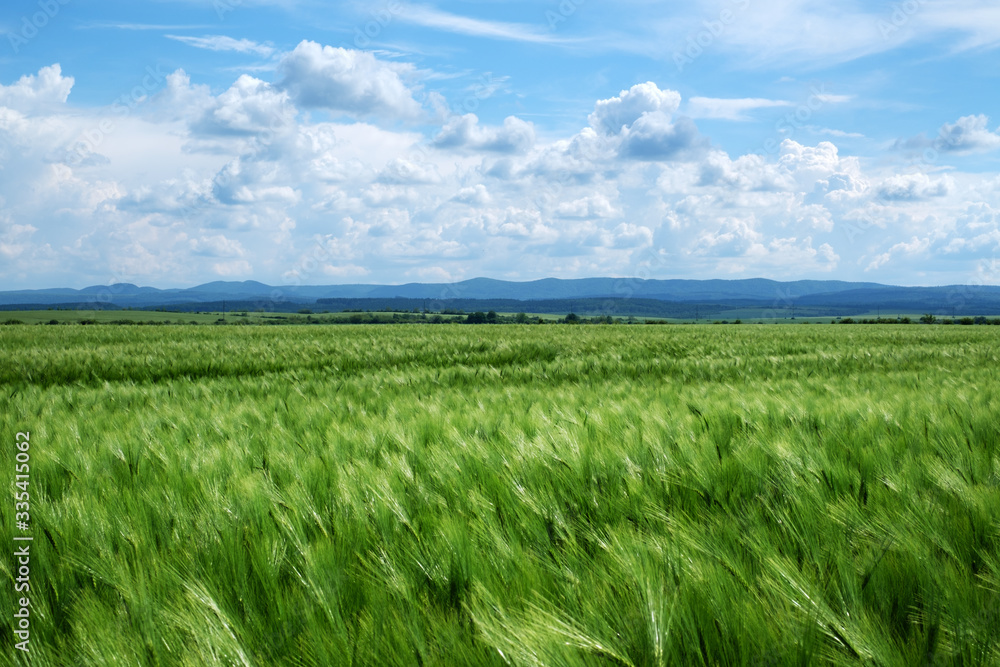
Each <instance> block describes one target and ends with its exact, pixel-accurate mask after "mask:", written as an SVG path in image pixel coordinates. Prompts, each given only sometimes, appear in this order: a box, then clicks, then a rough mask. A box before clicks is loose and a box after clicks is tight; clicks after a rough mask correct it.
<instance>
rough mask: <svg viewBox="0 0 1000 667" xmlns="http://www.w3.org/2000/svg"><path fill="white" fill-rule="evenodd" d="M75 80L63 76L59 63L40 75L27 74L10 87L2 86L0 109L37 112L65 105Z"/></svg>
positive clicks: (40, 72)
mask: <svg viewBox="0 0 1000 667" xmlns="http://www.w3.org/2000/svg"><path fill="white" fill-rule="evenodd" d="M73 83H74V79H73V77H71V76H63V75H62V68H61V67H60V66H59V63H56V64H54V65H49V66H48V67H43V68H41V69H40V70H38V74H26V75H24V76H22V77H21V78H20V79H18V80H17V81H15V82H14V83H12V84H11V85H9V86H4V85H2V84H0V107H7V108H9V109H15V110H17V111H22V112H28V113H30V112H37V111H44V110H46V109H50V108H52V107H53V106H55V105H59V104H64V103H65V102H66V99H67V98H68V97H69V93H70V91H71V90H72V89H73Z"/></svg>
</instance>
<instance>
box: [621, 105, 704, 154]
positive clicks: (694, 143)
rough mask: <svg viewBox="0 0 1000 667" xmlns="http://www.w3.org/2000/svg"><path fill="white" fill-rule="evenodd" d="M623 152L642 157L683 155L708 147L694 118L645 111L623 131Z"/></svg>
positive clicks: (695, 152)
mask: <svg viewBox="0 0 1000 667" xmlns="http://www.w3.org/2000/svg"><path fill="white" fill-rule="evenodd" d="M622 138H623V143H622V154H623V155H626V156H628V157H633V158H637V159H640V160H667V159H683V158H687V157H691V156H693V155H697V154H699V153H701V152H702V151H703V150H704V149H705V148H707V147H708V140H707V139H706V138H705V137H703V136H702V135H701V134H700V133H699V132H698V128H697V126H696V125H695V124H694V122H693V121H692V120H691V119H690V118H683V117H682V118H678V119H677V120H675V121H671V120H670V118H669V117H667V115H666V114H664V113H662V112H659V111H653V112H647V113H644V114H643V115H642V116H640V117H639V118H638V119H637V120H636V121H635V122H634V123H632V126H631V127H629V128H627V129H625V130H623V131H622Z"/></svg>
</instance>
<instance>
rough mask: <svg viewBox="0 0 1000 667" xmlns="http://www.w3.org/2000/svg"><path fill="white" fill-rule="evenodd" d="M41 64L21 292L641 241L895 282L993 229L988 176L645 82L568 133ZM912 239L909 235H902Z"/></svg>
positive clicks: (988, 242) (20, 135)
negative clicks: (84, 142) (764, 150)
mask: <svg viewBox="0 0 1000 667" xmlns="http://www.w3.org/2000/svg"><path fill="white" fill-rule="evenodd" d="M317 49H318V51H317V52H318V53H319V57H320V60H323V59H325V58H326V56H324V55H323V50H322V49H319V47H317ZM313 55H315V54H313ZM338 57H339V56H338ZM373 62H375V63H376V65H378V66H381V65H385V63H380V61H373ZM403 65H404V69H405V63H404V64H403ZM49 72H50V73H51V74H49V75H47V77H48V79H47V80H49V81H50V82H54V83H53V84H52V85H49V84H45V80H46V76H36V77H33V79H27V78H25V79H22V81H25V83H24V84H23V85H21V86H20V87H18V84H15V85H11V86H7V87H5V88H4V89H3V92H4V94H5V95H8V96H9V95H11V94H12V93H10V91H11V90H12V89H15V88H16V89H17V90H18V91H20V92H19V93H18V97H17V99H19V100H24V99H28V100H34V101H31V102H30V104H26V105H25V106H24V107H23V109H24V110H23V111H19V110H14V109H11V108H7V107H4V108H2V109H0V167H2V178H0V258H2V259H3V260H4V261H2V262H0V281H2V282H4V283H5V284H9V285H28V284H29V283H30V281H31V280H32V278H31V277H30V276H31V274H32V272H34V274H35V275H46V276H49V278H48V279H49V280H50V281H51V282H56V283H64V284H70V283H76V286H79V281H81V280H91V281H92V282H101V281H104V280H105V278H104V277H103V274H105V273H109V272H111V271H114V272H116V274H122V275H121V276H120V277H121V279H123V280H127V281H128V282H145V283H146V284H149V283H152V284H159V285H163V284H164V283H167V284H176V283H177V281H178V280H183V281H186V282H189V283H196V282H199V281H204V280H208V279H213V277H215V276H219V275H227V276H235V277H248V278H249V277H253V278H256V279H259V280H263V281H265V282H273V283H280V282H282V281H285V280H289V281H291V280H298V281H301V282H313V283H322V282H323V281H324V279H327V280H329V279H332V278H337V279H339V278H343V279H355V278H357V277H360V276H365V277H366V280H368V281H372V282H399V281H401V280H403V279H406V278H407V277H415V278H418V279H424V278H421V277H420V275H419V274H417V273H410V272H414V271H418V270H419V269H424V268H426V269H427V270H428V271H436V270H437V269H440V270H441V271H444V272H446V273H447V275H449V276H451V277H453V278H455V277H464V276H474V275H493V276H498V277H499V276H504V277H509V278H515V279H530V278H537V277H542V276H544V275H559V276H563V277H577V276H582V275H601V274H603V275H632V274H634V273H635V272H636V270H637V267H639V266H640V265H641V263H642V262H643V261H647V260H648V257H651V256H657V257H662V258H664V259H663V262H661V263H660V264H658V265H657V266H659V267H660V268H659V269H657V271H663V268H662V267H664V266H669V267H670V269H669V270H670V271H671V272H675V274H683V273H700V274H703V275H709V274H715V275H729V276H741V277H751V276H760V275H763V276H767V277H807V276H810V275H815V276H834V275H836V276H837V277H850V275H851V274H850V267H868V271H869V276H870V277H871V278H873V279H878V280H882V281H883V282H893V281H894V278H898V276H901V275H902V276H905V275H912V261H894V260H901V259H903V258H907V260H909V258H910V257H911V256H912V257H918V256H919V257H920V261H921V267H930V269H929V270H937V271H942V272H943V271H946V270H949V271H953V269H949V268H948V267H950V266H954V265H956V264H958V263H967V264H970V265H971V263H972V262H974V261H978V260H981V259H984V258H988V257H989V256H990V253H995V252H996V251H997V249H998V243H1000V231H998V228H997V225H998V214H997V211H1000V179H998V178H997V176H996V175H995V174H990V173H986V174H973V173H962V172H960V171H954V172H950V173H949V174H947V175H942V174H933V175H932V174H902V175H901V174H898V173H893V170H891V169H890V168H888V167H883V166H881V165H880V164H879V163H878V162H877V161H874V160H873V161H864V162H863V161H862V160H860V159H859V158H858V157H855V156H852V155H848V154H845V151H844V150H842V149H841V148H839V147H838V146H837V145H836V144H835V143H833V142H819V143H817V144H815V145H809V144H807V143H805V142H799V141H793V140H791V139H789V140H786V141H785V142H783V143H782V145H781V149H780V152H779V153H778V155H777V156H776V157H764V156H760V155H730V154H728V153H726V152H725V151H723V150H722V149H721V148H718V147H714V148H710V147H709V146H708V140H707V138H706V137H704V136H703V135H701V134H700V133H699V131H698V129H697V127H695V126H694V123H693V122H692V121H691V120H690V119H688V118H685V117H683V116H678V115H677V112H678V109H679V108H681V100H680V95H679V94H677V93H675V92H673V91H664V90H660V89H659V88H658V87H657V86H656V85H655V84H651V83H647V84H640V85H639V86H634V87H632V88H630V89H626V90H624V91H623V92H622V93H621V94H620V95H619V96H617V97H615V98H612V99H610V100H600V101H598V102H597V103H596V104H595V106H594V109H593V113H592V114H591V117H590V121H591V123H590V126H588V127H585V128H583V129H582V130H580V131H578V132H577V133H575V134H561V135H560V134H557V135H555V136H551V135H549V136H546V135H535V133H534V128H533V127H532V126H531V125H530V124H529V123H526V122H524V121H521V120H519V119H517V118H514V117H512V118H510V119H508V121H507V122H505V123H504V124H502V125H483V124H480V122H479V119H478V118H477V117H476V116H474V115H467V116H465V117H453V118H450V119H449V120H448V121H447V122H445V126H444V127H441V128H438V129H432V130H425V131H423V132H418V131H416V130H412V129H411V130H403V129H400V128H399V127H398V126H397V125H396V123H395V121H394V118H389V119H387V122H385V124H384V126H383V127H379V126H378V125H377V123H378V122H380V119H379V118H378V116H377V115H375V118H374V119H373V120H370V121H367V122H360V121H356V120H355V121H343V122H331V121H329V120H327V116H326V115H325V114H315V116H317V117H319V119H317V118H315V117H310V115H309V114H307V113H299V109H300V108H302V102H301V100H300V98H298V97H297V96H296V94H295V92H294V91H293V90H292V89H291V88H289V87H286V86H285V85H284V84H271V83H268V82H266V81H262V80H260V79H257V78H254V77H251V76H241V77H237V78H235V80H234V81H233V83H232V85H231V86H229V87H228V88H225V89H224V90H222V92H220V93H218V94H213V93H212V91H211V90H210V89H209V88H208V87H207V86H204V85H201V84H199V83H192V81H191V80H190V77H188V76H187V74H186V73H185V72H184V71H182V70H178V71H177V72H174V73H173V74H170V75H168V76H166V85H165V86H164V87H163V89H162V90H161V91H160V92H158V93H156V94H155V95H152V96H151V97H150V98H149V99H148V100H147V101H145V102H143V103H142V104H141V105H138V106H137V107H136V108H135V109H134V110H133V111H132V112H131V113H130V115H128V116H127V117H124V118H122V117H119V116H117V115H116V114H115V111H114V109H112V108H111V107H108V108H95V109H80V108H75V107H72V106H70V105H69V104H68V103H67V98H66V91H67V90H68V89H67V88H66V87H65V86H66V83H65V82H66V81H69V77H63V76H62V73H61V71H56V70H49ZM53 74H54V75H55V76H53ZM321 78H322V77H321ZM400 81H402V79H400ZM45 91H48V92H45ZM25 93H30V94H25ZM32 95H34V96H35V97H34V98H32ZM39 95H40V99H43V100H46V101H45V103H43V104H36V101H37V99H39ZM585 111H586V110H585V109H581V110H580V112H581V114H582V113H584V112H585ZM103 121H111V122H113V126H107V125H106V124H105V127H109V131H108V132H106V133H105V134H104V136H103V138H102V139H101V141H99V142H96V143H95V147H94V152H93V154H94V156H95V159H94V160H91V161H81V162H79V163H70V162H69V161H68V160H65V159H64V158H65V155H66V147H67V146H70V145H72V143H73V141H75V140H76V139H77V138H78V137H80V136H84V135H86V134H87V133H88V132H90V131H92V130H93V129H94V128H99V127H101V125H102V122H103ZM955 125H956V126H957V127H960V128H961V132H960V134H961V136H962V137H964V139H963V141H964V142H965V144H963V145H971V143H974V144H976V145H981V144H982V138H981V137H979V140H978V142H977V141H974V139H975V138H976V137H977V136H978V135H977V132H978V131H979V130H981V129H982V128H984V127H985V128H986V130H987V131H988V129H989V127H988V125H983V124H982V122H981V121H979V120H976V121H975V122H964V123H963V122H960V123H956V124H955ZM969 137H972V138H971V139H970V138H969ZM970 142H971V143H970ZM435 143H436V144H437V145H435ZM98 156H99V157H100V158H101V159H97V157H98ZM970 202H971V203H970ZM845 229H846V230H848V234H845V233H844V232H845ZM851 229H856V230H860V231H858V232H852V231H850V230H851ZM911 238H916V239H919V240H921V242H920V243H917V244H914V242H912V241H908V242H905V243H903V244H901V243H900V241H901V240H902V239H911ZM914 253H916V254H914ZM644 258H646V259H644ZM942 258H944V259H942ZM666 262H669V263H666ZM949 262H950V264H949ZM95 267H96V268H95ZM839 267H848V268H846V269H841V268H839ZM907 272H909V273H907ZM654 273H655V272H654ZM427 275H428V276H431V275H432V274H431V273H428V274H427ZM439 275H444V274H439ZM178 276H181V277H180V278H178ZM427 279H430V278H427ZM960 281H961V280H960V279H958V280H954V279H953V280H952V282H960Z"/></svg>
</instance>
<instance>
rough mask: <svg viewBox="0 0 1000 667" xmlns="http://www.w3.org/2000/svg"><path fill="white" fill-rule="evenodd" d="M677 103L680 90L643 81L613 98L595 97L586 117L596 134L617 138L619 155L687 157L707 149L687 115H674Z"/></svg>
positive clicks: (641, 157) (650, 157) (652, 158)
mask: <svg viewBox="0 0 1000 667" xmlns="http://www.w3.org/2000/svg"><path fill="white" fill-rule="evenodd" d="M680 103H681V96H680V93H678V92H676V91H674V90H660V88H659V87H658V86H657V85H656V84H655V83H653V82H652V81H647V82H646V83H640V84H636V85H634V86H632V87H631V88H630V89H628V90H623V91H621V93H619V94H618V96H616V97H612V98H609V99H606V100H598V101H597V104H596V105H595V106H594V111H593V113H591V114H590V116H589V121H590V126H591V128H593V130H594V131H596V132H597V133H600V134H603V135H605V136H612V137H616V138H620V139H621V143H620V146H619V153H620V155H621V156H623V157H628V158H634V159H638V160H670V159H687V158H690V157H692V156H694V155H696V154H699V153H701V152H702V151H703V149H705V148H707V146H708V141H707V139H705V137H703V136H702V135H701V134H700V133H699V132H698V128H697V127H696V126H695V124H694V122H693V121H692V120H691V119H690V118H687V117H685V116H681V117H678V118H676V119H675V118H674V113H675V112H676V111H677V109H678V108H679V107H680ZM590 143H591V144H593V143H594V142H593V141H591V142H590Z"/></svg>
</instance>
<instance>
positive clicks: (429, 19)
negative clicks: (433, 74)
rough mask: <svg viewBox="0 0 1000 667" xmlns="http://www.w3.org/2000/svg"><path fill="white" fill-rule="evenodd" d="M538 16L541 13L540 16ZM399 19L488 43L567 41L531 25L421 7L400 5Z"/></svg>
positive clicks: (551, 42)
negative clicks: (486, 19)
mask: <svg viewBox="0 0 1000 667" xmlns="http://www.w3.org/2000/svg"><path fill="white" fill-rule="evenodd" d="M540 13H541V12H540ZM399 16H400V18H401V19H402V20H403V21H406V22H408V23H413V24H416V25H421V26H424V27H427V28H437V29H438V30H444V31H447V32H453V33H458V34H461V35H470V36H472V37H487V38H490V39H503V40H512V41H517V42H533V43H536V44H560V43H565V42H567V41H568V40H565V39H562V38H559V37H556V36H554V35H552V34H551V33H549V32H548V31H544V30H542V29H541V28H539V27H537V26H534V25H525V24H521V23H505V22H502V21H484V20H482V19H474V18H470V17H467V16H459V15H457V14H450V13H448V12H444V11H441V10H439V9H435V8H433V7H427V6H423V5H408V4H404V5H402V7H401V8H400V11H399Z"/></svg>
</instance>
